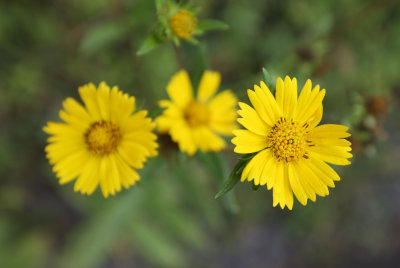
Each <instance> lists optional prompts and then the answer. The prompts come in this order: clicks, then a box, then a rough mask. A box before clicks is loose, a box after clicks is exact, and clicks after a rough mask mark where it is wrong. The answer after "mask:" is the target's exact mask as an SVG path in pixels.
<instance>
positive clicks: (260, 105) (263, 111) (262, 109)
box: [247, 89, 275, 126]
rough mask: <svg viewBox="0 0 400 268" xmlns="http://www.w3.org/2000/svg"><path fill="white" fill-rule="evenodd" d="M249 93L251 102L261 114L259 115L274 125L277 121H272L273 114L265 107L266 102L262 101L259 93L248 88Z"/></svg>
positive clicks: (267, 122)
mask: <svg viewBox="0 0 400 268" xmlns="http://www.w3.org/2000/svg"><path fill="white" fill-rule="evenodd" d="M247 95H248V96H249V99H250V101H251V104H252V105H253V107H254V109H255V111H256V112H257V114H258V115H259V117H260V118H261V119H262V120H263V121H264V122H265V123H266V124H267V125H268V126H273V124H274V123H275V122H273V121H272V119H271V115H270V114H269V113H268V110H267V109H266V107H265V104H264V103H262V102H261V100H260V98H259V97H258V96H257V94H256V93H255V92H254V91H253V90H250V89H248V90H247Z"/></svg>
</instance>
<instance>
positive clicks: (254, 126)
mask: <svg viewBox="0 0 400 268" xmlns="http://www.w3.org/2000/svg"><path fill="white" fill-rule="evenodd" d="M239 106H240V108H241V110H239V111H238V114H239V115H240V116H241V117H242V118H239V119H238V120H237V121H238V122H239V123H240V124H241V125H242V126H244V127H245V128H247V129H248V130H250V131H251V132H253V133H255V134H258V135H264V136H266V135H267V134H268V133H269V132H270V129H271V128H270V127H269V126H268V125H267V124H266V123H265V122H264V121H263V120H261V118H260V117H259V116H258V114H257V113H256V111H255V110H254V109H253V108H251V107H250V106H249V105H247V104H245V103H243V102H239Z"/></svg>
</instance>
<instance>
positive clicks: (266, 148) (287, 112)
mask: <svg viewBox="0 0 400 268" xmlns="http://www.w3.org/2000/svg"><path fill="white" fill-rule="evenodd" d="M247 92H248V96H249V98H250V101H251V103H252V105H253V107H254V109H253V108H252V107H250V106H249V105H247V104H245V103H239V106H240V108H241V110H239V111H238V113H239V115H240V116H241V117H242V118H239V119H238V122H239V123H240V124H241V125H243V126H244V127H245V128H246V129H245V130H235V131H234V134H235V136H236V137H234V138H233V139H232V143H234V144H235V145H236V147H235V152H237V153H241V154H249V153H254V154H255V156H254V157H253V158H252V159H251V160H250V161H249V162H248V163H247V165H246V167H245V168H244V170H243V172H242V175H241V180H242V181H244V180H246V179H247V180H249V181H252V180H254V184H255V185H267V188H268V189H269V190H270V189H271V188H272V189H273V205H274V206H276V205H277V204H278V203H279V204H280V206H281V208H284V207H285V206H287V207H288V208H289V209H292V207H293V193H294V195H295V196H296V198H297V199H298V200H299V202H300V203H301V204H303V205H306V204H307V200H308V199H311V200H312V201H315V200H316V195H320V196H326V195H328V194H329V191H328V186H329V187H335V184H334V181H338V180H340V177H339V176H338V175H337V173H336V172H335V171H334V170H333V169H332V168H331V167H330V166H329V165H328V164H327V163H330V164H334V165H348V164H350V162H349V160H347V159H348V158H351V157H352V154H351V153H349V151H351V147H350V146H351V143H350V142H349V141H347V140H346V139H344V138H346V137H349V136H350V134H349V133H347V132H346V131H347V129H348V128H347V127H345V126H342V125H334V124H326V125H320V126H318V124H319V123H320V121H321V118H322V100H323V98H324V96H325V89H323V90H320V87H319V85H317V86H315V87H314V89H312V87H311V81H310V80H307V82H306V84H305V85H304V87H303V89H302V91H301V93H300V95H299V96H297V80H296V78H293V79H290V78H289V77H288V76H286V78H285V81H283V80H282V79H281V78H278V80H277V86H276V94H275V98H274V97H273V95H272V94H271V92H270V90H269V89H268V87H267V86H266V85H265V83H264V82H261V85H260V86H257V85H255V86H254V91H252V90H248V91H247Z"/></svg>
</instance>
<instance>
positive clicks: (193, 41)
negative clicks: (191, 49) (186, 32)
mask: <svg viewBox="0 0 400 268" xmlns="http://www.w3.org/2000/svg"><path fill="white" fill-rule="evenodd" d="M185 40H186V41H188V42H189V43H191V44H193V45H198V44H199V40H197V39H196V38H194V37H193V36H191V37H189V38H187V39H185Z"/></svg>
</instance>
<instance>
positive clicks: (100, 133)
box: [85, 120, 122, 155]
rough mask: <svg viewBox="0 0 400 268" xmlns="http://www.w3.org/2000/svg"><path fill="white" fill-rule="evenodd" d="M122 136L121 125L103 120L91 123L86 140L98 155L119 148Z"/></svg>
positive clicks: (90, 149)
mask: <svg viewBox="0 0 400 268" xmlns="http://www.w3.org/2000/svg"><path fill="white" fill-rule="evenodd" d="M121 136H122V135H121V131H120V129H119V127H117V126H116V125H115V124H113V123H111V122H108V121H104V120H103V121H99V122H95V123H93V124H91V125H90V128H89V130H88V131H87V132H86V133H85V141H86V143H87V145H88V147H89V151H91V152H93V153H95V154H98V155H107V154H110V153H112V152H113V151H115V150H116V149H117V147H118V144H119V142H120V141H121Z"/></svg>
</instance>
